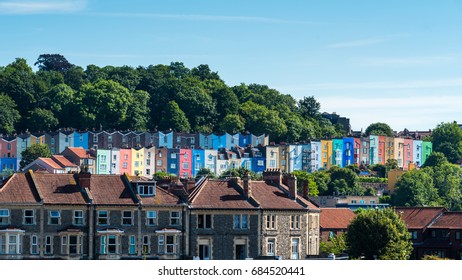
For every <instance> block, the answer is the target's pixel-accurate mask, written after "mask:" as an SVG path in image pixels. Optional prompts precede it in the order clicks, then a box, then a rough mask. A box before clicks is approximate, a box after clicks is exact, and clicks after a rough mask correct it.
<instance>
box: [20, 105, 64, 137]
mask: <svg viewBox="0 0 462 280" xmlns="http://www.w3.org/2000/svg"><path fill="white" fill-rule="evenodd" d="M26 119H27V124H28V125H29V127H28V128H29V130H32V131H51V130H54V129H55V128H57V127H58V125H59V121H58V119H57V118H56V117H55V116H54V114H53V112H51V111H50V110H47V109H41V108H35V109H34V110H32V111H31V112H29V114H28V115H27V118H26Z"/></svg>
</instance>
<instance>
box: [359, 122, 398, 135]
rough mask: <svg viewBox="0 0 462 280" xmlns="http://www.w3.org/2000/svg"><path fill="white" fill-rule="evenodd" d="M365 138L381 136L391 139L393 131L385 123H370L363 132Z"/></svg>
mask: <svg viewBox="0 0 462 280" xmlns="http://www.w3.org/2000/svg"><path fill="white" fill-rule="evenodd" d="M365 134H366V135H367V136H369V135H383V136H389V137H392V136H393V135H394V133H393V129H391V127H390V126H389V125H388V124H386V123H381V122H378V123H372V124H370V125H369V126H368V127H367V128H366V131H365Z"/></svg>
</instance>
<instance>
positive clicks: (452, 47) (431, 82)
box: [0, 0, 462, 130]
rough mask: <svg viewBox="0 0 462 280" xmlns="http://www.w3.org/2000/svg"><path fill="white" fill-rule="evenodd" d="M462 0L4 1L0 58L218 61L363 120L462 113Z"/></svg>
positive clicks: (421, 126) (355, 123) (425, 120)
mask: <svg viewBox="0 0 462 280" xmlns="http://www.w3.org/2000/svg"><path fill="white" fill-rule="evenodd" d="M461 30H462V1H450V0H441V1H426V0H419V1H413V0H406V1H394V0H389V1H380V2H379V1H354V0H349V1H340V0H338V1H334V0H331V1H329V0H325V1H320V0H317V1H314V0H312V1H310V0H305V1H270V0H265V1H248V0H247V1H241V0H233V1H220V0H215V1H212V0H195V1H192V0H189V1H186V0H169V1H158V0H146V1H136V0H132V1H119V0H111V1H103V0H60V1H58V0H43V1H42V0H38V1H32V0H28V1H22V0H21V1H19V0H16V1H15V0H6V1H1V0H0V34H1V47H0V65H1V66H5V65H7V64H9V63H11V62H12V61H14V59H15V58H16V57H22V58H25V59H27V61H28V63H29V64H30V65H32V64H33V63H34V62H35V61H36V60H37V57H38V56H39V55H40V54H44V53H59V54H62V55H64V56H65V57H66V58H67V59H68V60H69V61H70V62H71V63H74V64H76V65H80V66H82V67H84V68H85V67H86V66H87V65H88V64H96V65H99V66H105V65H120V66H121V65H130V66H134V67H136V66H138V65H142V66H148V65H150V64H154V65H155V64H170V62H172V61H180V62H184V63H185V65H186V66H187V67H189V68H192V67H195V66H197V65H199V64H208V65H209V66H210V68H211V69H212V70H213V71H218V73H219V75H220V76H221V78H222V79H223V80H224V81H225V82H226V83H227V84H228V85H230V86H232V85H237V84H240V83H246V84H248V83H258V84H266V85H268V86H269V87H271V88H275V89H277V90H279V91H280V92H282V93H286V94H291V95H292V96H294V97H295V98H297V99H299V98H302V97H303V96H314V97H315V98H316V99H317V100H318V101H320V103H321V111H327V112H334V111H335V112H337V113H338V114H340V115H342V116H345V117H349V118H350V122H351V125H352V128H353V129H354V130H360V129H361V128H363V129H365V128H366V127H367V126H368V125H369V124H370V123H373V122H379V121H380V122H386V123H388V124H389V125H390V126H391V127H392V128H393V129H394V130H402V129H404V128H408V129H409V130H416V129H418V130H427V129H430V128H434V127H435V126H436V125H437V124H438V123H441V122H448V121H454V120H455V121H458V122H462V116H461V111H462V110H461V105H462V94H461V93H462V32H461Z"/></svg>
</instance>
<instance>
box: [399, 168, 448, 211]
mask: <svg viewBox="0 0 462 280" xmlns="http://www.w3.org/2000/svg"><path fill="white" fill-rule="evenodd" d="M392 200H393V205H396V206H438V205H441V203H440V197H439V195H438V190H437V189H436V188H435V187H434V184H433V179H432V177H431V176H430V175H429V174H428V172H424V171H422V170H411V171H408V172H406V173H404V174H403V175H402V176H401V178H400V179H399V180H398V182H396V186H395V192H394V193H393V195H392Z"/></svg>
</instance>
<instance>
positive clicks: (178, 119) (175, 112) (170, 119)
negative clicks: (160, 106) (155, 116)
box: [159, 101, 191, 132]
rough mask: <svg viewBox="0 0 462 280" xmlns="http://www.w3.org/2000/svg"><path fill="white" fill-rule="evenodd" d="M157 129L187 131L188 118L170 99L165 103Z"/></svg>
mask: <svg viewBox="0 0 462 280" xmlns="http://www.w3.org/2000/svg"><path fill="white" fill-rule="evenodd" d="M159 129H161V130H167V129H172V130H174V131H177V132H189V131H190V130H191V126H190V125H189V121H188V118H186V115H185V114H184V112H183V111H182V110H181V109H180V107H179V106H178V104H177V103H176V102H175V101H170V102H169V103H168V104H167V106H166V108H165V111H164V112H163V114H162V120H161V121H160V123H159Z"/></svg>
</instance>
